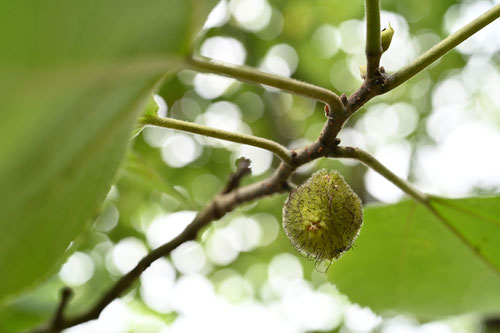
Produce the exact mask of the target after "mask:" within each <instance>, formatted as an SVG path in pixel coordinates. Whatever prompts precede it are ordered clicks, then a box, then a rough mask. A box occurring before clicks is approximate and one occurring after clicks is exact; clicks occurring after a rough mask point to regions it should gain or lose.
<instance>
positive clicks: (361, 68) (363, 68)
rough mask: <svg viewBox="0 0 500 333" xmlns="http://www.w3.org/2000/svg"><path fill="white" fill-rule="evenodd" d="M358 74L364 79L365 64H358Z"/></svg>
mask: <svg viewBox="0 0 500 333" xmlns="http://www.w3.org/2000/svg"><path fill="white" fill-rule="evenodd" d="M359 76H361V78H362V79H363V80H364V79H365V78H366V66H363V65H360V66H359Z"/></svg>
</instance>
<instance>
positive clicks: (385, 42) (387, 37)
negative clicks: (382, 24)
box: [381, 22, 394, 53]
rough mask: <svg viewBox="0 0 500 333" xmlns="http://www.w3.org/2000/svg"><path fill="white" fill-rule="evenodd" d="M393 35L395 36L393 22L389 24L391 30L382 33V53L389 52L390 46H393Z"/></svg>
mask: <svg viewBox="0 0 500 333" xmlns="http://www.w3.org/2000/svg"><path fill="white" fill-rule="evenodd" d="M393 35H394V29H393V28H392V27H391V22H389V28H384V30H382V33H381V39H382V53H384V52H385V51H387V49H388V48H389V45H391V41H392V36H393Z"/></svg>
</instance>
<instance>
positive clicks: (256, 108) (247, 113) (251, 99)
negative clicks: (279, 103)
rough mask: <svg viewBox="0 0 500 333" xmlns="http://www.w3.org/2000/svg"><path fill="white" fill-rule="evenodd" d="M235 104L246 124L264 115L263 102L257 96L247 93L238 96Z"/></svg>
mask: <svg viewBox="0 0 500 333" xmlns="http://www.w3.org/2000/svg"><path fill="white" fill-rule="evenodd" d="M236 103H237V104H238V105H239V107H240V108H241V109H242V110H243V117H244V118H245V120H246V121H248V122H254V121H256V120H258V119H260V117H262V114H263V113H264V102H262V99H261V98H260V96H259V95H257V94H255V93H253V92H250V91H247V92H244V93H243V94H241V95H240V96H238V98H237V99H236Z"/></svg>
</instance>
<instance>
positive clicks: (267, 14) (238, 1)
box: [229, 0, 272, 31]
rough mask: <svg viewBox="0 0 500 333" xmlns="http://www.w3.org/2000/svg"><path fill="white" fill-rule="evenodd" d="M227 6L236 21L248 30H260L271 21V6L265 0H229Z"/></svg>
mask: <svg viewBox="0 0 500 333" xmlns="http://www.w3.org/2000/svg"><path fill="white" fill-rule="evenodd" d="M229 8H230V9H231V13H232V14H233V16H234V18H235V19H236V21H238V23H239V24H240V25H241V26H242V27H243V28H245V29H247V30H250V31H259V30H262V29H264V28H265V27H266V26H267V25H268V24H269V22H270V21H271V16H272V8H271V6H270V5H269V3H268V2H267V1H266V0H231V2H230V3H229Z"/></svg>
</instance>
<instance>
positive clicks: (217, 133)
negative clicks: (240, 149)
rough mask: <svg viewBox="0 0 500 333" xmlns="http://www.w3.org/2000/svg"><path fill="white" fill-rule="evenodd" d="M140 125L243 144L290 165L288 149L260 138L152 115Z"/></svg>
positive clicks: (144, 118)
mask: <svg viewBox="0 0 500 333" xmlns="http://www.w3.org/2000/svg"><path fill="white" fill-rule="evenodd" d="M140 122H141V124H142V125H145V126H159V127H165V128H172V129H177V130H180V131H185V132H190V133H195V134H201V135H204V136H209V137H212V138H217V139H221V140H225V141H231V142H236V143H243V144H246V145H250V146H254V147H258V148H262V149H266V150H269V151H270V152H272V153H273V154H275V155H276V156H278V157H279V158H281V160H282V161H283V162H285V163H288V164H290V162H291V157H290V152H289V150H288V149H286V148H285V147H283V146H282V145H280V144H279V143H277V142H275V141H272V140H268V139H264V138H260V137H257V136H253V135H248V134H242V133H234V132H229V131H224V130H220V129H217V128H212V127H207V126H203V125H199V124H195V123H191V122H189V121H183V120H177V119H173V118H164V117H158V116H153V115H148V116H145V117H143V118H142V119H141V120H140Z"/></svg>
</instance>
